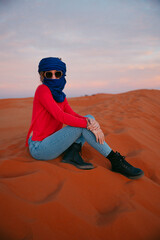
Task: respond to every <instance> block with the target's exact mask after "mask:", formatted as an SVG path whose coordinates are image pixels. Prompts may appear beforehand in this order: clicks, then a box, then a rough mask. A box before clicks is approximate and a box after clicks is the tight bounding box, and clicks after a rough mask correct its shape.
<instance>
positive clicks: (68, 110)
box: [64, 98, 87, 119]
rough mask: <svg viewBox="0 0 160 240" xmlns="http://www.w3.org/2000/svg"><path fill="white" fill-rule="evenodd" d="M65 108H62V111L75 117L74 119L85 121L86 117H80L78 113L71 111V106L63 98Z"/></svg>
mask: <svg viewBox="0 0 160 240" xmlns="http://www.w3.org/2000/svg"><path fill="white" fill-rule="evenodd" d="M64 101H65V107H64V111H65V112H67V113H69V114H71V115H73V116H75V117H79V118H83V119H87V117H83V116H81V115H79V114H78V113H76V112H74V111H73V109H72V108H71V106H70V105H69V103H68V101H67V98H65V100H64Z"/></svg>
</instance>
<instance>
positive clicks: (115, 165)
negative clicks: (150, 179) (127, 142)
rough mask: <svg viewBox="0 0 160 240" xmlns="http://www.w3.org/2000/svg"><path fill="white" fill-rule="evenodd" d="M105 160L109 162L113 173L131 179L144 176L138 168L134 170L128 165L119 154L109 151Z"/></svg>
mask: <svg viewBox="0 0 160 240" xmlns="http://www.w3.org/2000/svg"><path fill="white" fill-rule="evenodd" d="M106 158H108V159H109V160H110V162H111V165H112V171H114V172H118V173H121V174H123V175H124V176H126V177H128V178H131V179H137V178H140V177H142V176H143V175H144V172H143V171H142V170H141V169H140V168H135V167H133V166H132V165H131V164H129V163H128V162H127V161H126V160H125V157H124V156H121V154H120V153H119V152H114V151H111V152H110V154H109V155H108V156H107V157H106Z"/></svg>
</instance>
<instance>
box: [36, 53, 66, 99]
mask: <svg viewBox="0 0 160 240" xmlns="http://www.w3.org/2000/svg"><path fill="white" fill-rule="evenodd" d="M50 70H57V71H62V72H63V75H62V77H61V78H59V79H47V78H44V79H43V84H44V85H46V86H47V87H48V88H49V89H50V91H51V93H52V96H53V98H54V100H55V101H56V102H63V101H64V99H65V97H66V94H65V93H64V92H62V90H63V89H64V86H65V84H66V79H65V76H66V64H65V63H64V62H62V61H61V60H60V59H59V58H55V57H48V58H43V59H42V60H41V61H40V62H39V65H38V72H39V73H40V72H45V71H50Z"/></svg>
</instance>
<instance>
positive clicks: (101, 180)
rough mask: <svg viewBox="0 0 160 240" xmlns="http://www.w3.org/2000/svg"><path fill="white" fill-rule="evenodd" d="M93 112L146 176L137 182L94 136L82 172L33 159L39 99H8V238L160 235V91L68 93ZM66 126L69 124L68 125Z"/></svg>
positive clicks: (1, 172) (0, 175) (4, 211)
mask: <svg viewBox="0 0 160 240" xmlns="http://www.w3.org/2000/svg"><path fill="white" fill-rule="evenodd" d="M68 101H69V103H70V105H71V107H72V108H73V110H74V111H75V112H77V113H79V114H81V115H86V114H92V115H93V116H94V117H95V119H96V120H97V121H98V122H99V124H100V126H101V128H102V130H103V132H104V134H105V139H106V142H107V143H108V144H109V146H110V147H111V148H112V149H113V150H114V151H119V152H120V153H121V154H122V155H124V156H126V160H127V161H128V162H129V163H131V164H132V165H134V166H136V167H139V168H141V169H143V171H144V174H145V175H144V176H143V177H142V178H140V179H137V180H131V179H128V178H126V177H124V176H123V175H121V174H119V173H115V172H112V171H111V165H110V162H109V161H108V160H107V159H106V158H105V157H104V156H102V155H101V154H100V153H99V152H97V151H96V150H95V149H94V148H92V147H91V146H90V145H89V144H88V143H87V142H86V143H85V144H84V146H83V149H82V157H83V158H84V159H85V160H86V161H88V162H92V163H93V164H94V166H95V167H96V168H95V169H92V170H79V169H77V168H76V167H74V166H72V165H69V164H65V163H61V162H60V160H61V158H62V156H59V157H58V158H57V159H54V160H50V161H37V160H35V159H33V158H32V157H31V156H30V154H29V151H28V148H27V147H25V140H26V135H27V132H28V129H29V125H30V121H31V114H32V102H33V98H21V99H1V100H0V116H1V118H0V132H1V138H0V142H1V144H0V154H1V158H0V188H1V194H0V216H1V217H0V239H1V240H22V239H23V240H32V239H34V240H107V239H108V240H122V239H123V240H158V239H160V91H159V90H136V91H130V92H126V93H121V94H94V95H92V96H84V97H75V98H68ZM64 126H65V125H64Z"/></svg>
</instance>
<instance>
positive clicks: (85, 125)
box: [26, 57, 144, 179]
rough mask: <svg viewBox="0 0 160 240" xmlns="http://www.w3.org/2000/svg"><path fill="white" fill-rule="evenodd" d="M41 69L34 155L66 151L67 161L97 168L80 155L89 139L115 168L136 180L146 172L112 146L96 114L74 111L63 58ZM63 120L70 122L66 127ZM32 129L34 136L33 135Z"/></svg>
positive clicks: (33, 125) (35, 105)
mask: <svg viewBox="0 0 160 240" xmlns="http://www.w3.org/2000/svg"><path fill="white" fill-rule="evenodd" d="M38 72H39V74H40V79H41V81H42V84H41V85H39V86H38V87H37V89H36V92H35V95H34V100H33V112H32V121H31V126H30V129H29V131H28V135H27V138H26V146H29V152H30V154H31V156H32V157H33V158H35V159H37V160H51V159H55V158H57V157H58V156H59V155H60V154H62V153H64V156H63V158H62V162H63V163H69V164H73V165H74V166H76V167H77V168H80V169H93V168H94V166H93V165H92V164H91V163H88V162H85V161H84V160H83V159H82V157H81V155H80V152H81V149H82V146H83V144H84V143H85V141H87V142H88V143H89V144H90V145H91V146H92V147H93V148H95V149H96V150H97V151H98V152H100V153H101V154H102V155H103V156H105V157H106V158H107V159H109V160H110V162H111V165H112V171H115V172H118V173H121V174H123V175H124V176H126V177H128V178H132V179H137V178H140V177H141V176H143V175H144V172H143V171H142V170H141V169H139V168H135V167H133V166H132V165H130V164H129V163H128V162H127V161H126V160H125V157H124V156H121V154H120V153H118V152H114V151H113V150H112V149H111V148H110V147H109V146H108V144H107V143H106V142H105V139H104V134H103V132H102V130H101V128H100V125H99V123H98V122H97V121H96V120H95V118H94V117H93V116H92V115H90V114H88V115H86V116H81V115H79V114H77V113H75V112H74V111H73V110H72V108H71V107H70V105H69V103H68V101H67V98H66V95H65V93H64V92H63V91H62V90H63V89H64V86H65V84H66V79H65V76H66V64H65V63H64V62H62V60H61V59H60V58H55V57H48V58H43V59H42V60H41V61H40V63H39V66H38ZM63 123H64V124H66V125H67V126H66V127H64V128H62V127H63ZM31 132H33V135H32V136H31V137H30V134H31Z"/></svg>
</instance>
